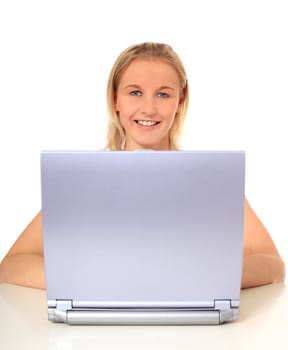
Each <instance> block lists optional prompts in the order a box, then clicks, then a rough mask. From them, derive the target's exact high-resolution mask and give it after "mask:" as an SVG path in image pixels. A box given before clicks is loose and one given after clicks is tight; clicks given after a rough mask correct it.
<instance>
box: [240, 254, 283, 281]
mask: <svg viewBox="0 0 288 350" xmlns="http://www.w3.org/2000/svg"><path fill="white" fill-rule="evenodd" d="M284 280H285V265H284V262H283V260H282V259H281V258H280V257H279V256H277V255H272V254H251V255H246V256H244V260H243V271H242V288H250V287H257V286H261V285H265V284H271V283H276V282H284Z"/></svg>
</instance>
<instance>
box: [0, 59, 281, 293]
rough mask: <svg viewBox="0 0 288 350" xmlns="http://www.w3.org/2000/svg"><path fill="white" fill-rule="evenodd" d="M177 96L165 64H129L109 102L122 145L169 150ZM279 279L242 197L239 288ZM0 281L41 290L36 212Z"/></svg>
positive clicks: (273, 252)
mask: <svg viewBox="0 0 288 350" xmlns="http://www.w3.org/2000/svg"><path fill="white" fill-rule="evenodd" d="M139 72H140V73H139ZM158 78H159V79H158ZM158 80H159V81H158ZM151 82H152V83H151ZM153 84H154V85H153ZM180 96H181V93H180V89H179V80H178V76H177V74H176V73H175V70H173V68H172V67H171V66H169V65H167V64H165V63H163V62H162V63H161V62H159V61H158V62H151V61H149V62H147V60H146V61H145V60H140V61H139V60H136V61H135V62H134V63H131V64H130V66H129V67H128V69H127V70H126V71H125V73H124V74H123V77H122V78H121V82H120V84H119V88H118V91H117V97H116V101H115V107H116V109H117V112H118V113H119V118H120V121H121V123H122V125H123V127H124V128H125V131H126V136H127V140H126V146H125V149H127V150H128V149H138V148H142V149H145V148H152V149H155V150H156V149H158V150H159V149H169V137H168V133H169V128H170V127H171V124H172V123H173V120H174V118H175V113H176V112H177V109H178V107H179V105H180V104H181V97H180ZM126 101H129V103H128V102H126ZM151 140H153V142H152V141H151ZM284 279H285V265H284V262H283V260H282V259H281V257H280V255H279V253H278V251H277V248H276V246H275V244H274V242H273V240H272V238H271V236H270V235H269V233H268V231H267V230H266V228H265V227H264V225H263V224H262V222H261V221H260V219H259V218H258V216H257V215H256V213H255V212H254V211H253V209H252V208H251V206H250V204H249V203H248V201H247V200H245V224H244V259H243V273H242V288H250V287H256V286H261V285H266V284H271V283H274V282H284ZM0 282H8V283H12V284H18V285H23V286H29V287H34V288H41V289H45V273H44V259H43V241H42V213H41V211H40V212H39V213H38V214H37V215H36V217H35V218H34V219H33V220H32V221H31V223H30V224H29V225H28V226H27V227H26V228H25V230H24V231H23V233H22V234H21V235H20V236H19V238H18V239H17V241H16V242H15V243H14V245H13V246H12V247H11V249H10V250H9V252H8V253H7V255H6V256H5V258H4V259H3V261H2V262H1V265H0Z"/></svg>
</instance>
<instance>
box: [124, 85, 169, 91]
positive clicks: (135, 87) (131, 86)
mask: <svg viewBox="0 0 288 350" xmlns="http://www.w3.org/2000/svg"><path fill="white" fill-rule="evenodd" d="M131 88H133V89H141V85H138V84H129V85H125V86H124V89H131ZM157 90H172V91H174V90H175V88H173V87H172V86H168V85H163V86H160V87H159V88H157Z"/></svg>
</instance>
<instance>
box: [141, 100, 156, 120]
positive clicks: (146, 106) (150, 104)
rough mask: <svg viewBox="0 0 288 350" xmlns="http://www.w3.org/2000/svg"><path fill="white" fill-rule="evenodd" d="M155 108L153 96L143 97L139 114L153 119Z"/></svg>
mask: <svg viewBox="0 0 288 350" xmlns="http://www.w3.org/2000/svg"><path fill="white" fill-rule="evenodd" d="M156 111H157V107H156V101H155V98H154V96H145V97H143V99H142V105H141V112H142V113H144V114H145V115H148V116H151V117H153V116H154V115H155V114H156Z"/></svg>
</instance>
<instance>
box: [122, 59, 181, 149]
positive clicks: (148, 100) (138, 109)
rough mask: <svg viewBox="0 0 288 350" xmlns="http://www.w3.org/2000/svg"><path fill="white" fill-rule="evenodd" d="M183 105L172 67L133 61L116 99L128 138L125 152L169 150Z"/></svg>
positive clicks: (159, 61)
mask: <svg viewBox="0 0 288 350" xmlns="http://www.w3.org/2000/svg"><path fill="white" fill-rule="evenodd" d="M180 103H181V87H180V81H179V76H178V74H177V71H176V70H175V69H174V68H173V67H172V66H171V65H170V64H168V63H166V62H164V61H163V60H160V59H153V60H151V59H145V58H141V59H140V58H139V59H135V60H134V61H132V62H131V63H130V64H129V66H128V67H127V69H126V70H125V71H124V73H123V75H122V76H121V79H120V82H119V85H118V89H117V91H116V99H115V108H116V111H117V113H118V116H119V120H120V123H121V125H122V126H123V128H124V130H125V134H126V143H125V149H126V150H135V149H155V150H168V149H169V148H170V145H169V131H170V129H171V126H172V125H173V122H174V119H175V116H176V113H177V112H178V110H179V108H180ZM176 118H177V117H176Z"/></svg>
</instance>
